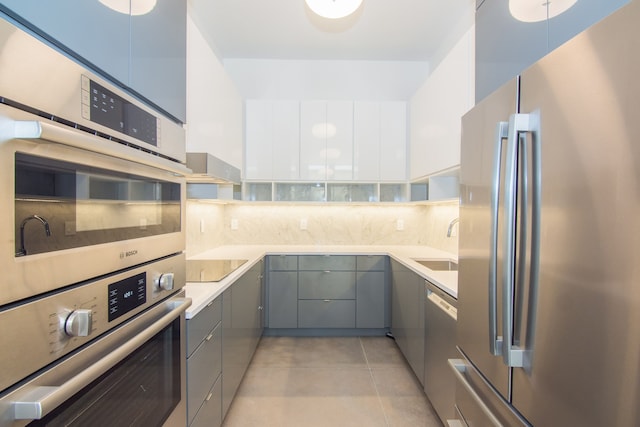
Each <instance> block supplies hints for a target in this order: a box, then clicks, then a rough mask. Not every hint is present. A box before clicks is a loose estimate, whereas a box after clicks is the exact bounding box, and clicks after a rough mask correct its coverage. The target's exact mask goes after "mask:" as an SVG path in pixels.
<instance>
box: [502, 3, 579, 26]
mask: <svg viewBox="0 0 640 427" xmlns="http://www.w3.org/2000/svg"><path fill="white" fill-rule="evenodd" d="M577 1H578V0H546V1H545V0H542V1H541V0H509V12H510V13H511V16H513V17H514V18H516V19H517V20H518V21H522V22H540V21H544V20H545V19H551V18H554V17H556V16H558V15H560V14H561V13H564V12H566V11H567V10H568V9H569V8H571V6H573V5H574V4H576V2H577Z"/></svg>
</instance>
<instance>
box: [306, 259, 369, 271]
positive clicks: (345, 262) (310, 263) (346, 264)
mask: <svg viewBox="0 0 640 427" xmlns="http://www.w3.org/2000/svg"><path fill="white" fill-rule="evenodd" d="M298 262H299V268H300V270H331V271H332V270H342V271H349V270H351V271H354V270H355V269H356V257H355V256H352V255H300V256H299V257H298Z"/></svg>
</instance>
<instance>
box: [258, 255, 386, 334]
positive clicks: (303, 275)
mask: <svg viewBox="0 0 640 427" xmlns="http://www.w3.org/2000/svg"><path fill="white" fill-rule="evenodd" d="M267 271H268V279H267V283H268V284H267V286H268V295H269V302H268V327H269V328H270V329H272V330H276V329H281V330H283V329H295V328H298V329H305V328H306V329H330V328H347V329H355V328H361V329H383V328H387V327H389V325H390V315H389V313H390V309H389V307H388V302H389V293H390V291H389V281H388V271H389V270H388V257H387V256H385V255H358V256H356V255H271V256H269V257H268V261H267Z"/></svg>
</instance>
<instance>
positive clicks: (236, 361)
mask: <svg viewBox="0 0 640 427" xmlns="http://www.w3.org/2000/svg"><path fill="white" fill-rule="evenodd" d="M262 278H263V262H262V261H260V262H259V263H257V264H256V265H254V266H253V267H251V269H249V270H248V271H247V272H246V273H245V274H244V275H242V277H240V278H239V279H238V280H236V281H235V282H234V283H233V284H232V285H231V286H230V287H229V288H227V290H225V291H224V292H223V294H222V341H223V347H222V419H224V417H225V415H226V414H227V411H228V410H229V406H230V405H231V401H232V400H233V397H234V396H235V394H236V391H237V390H238V387H239V386H240V382H241V381H242V377H243V376H244V373H245V372H246V370H247V367H248V366H249V363H250V362H251V358H252V357H253V353H254V352H255V349H256V347H257V346H258V342H259V341H260V337H261V336H262V330H263V327H264V326H263V325H264V320H263V313H264V311H263V285H262Z"/></svg>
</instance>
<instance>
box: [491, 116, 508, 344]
mask: <svg viewBox="0 0 640 427" xmlns="http://www.w3.org/2000/svg"><path fill="white" fill-rule="evenodd" d="M508 132H509V122H498V123H497V125H496V135H495V141H494V150H493V180H492V181H491V182H492V183H493V185H492V187H491V243H490V252H489V351H490V352H491V354H493V355H494V356H500V355H501V354H502V336H498V210H499V205H500V200H499V194H500V179H501V171H502V152H503V145H504V142H503V141H505V140H506V139H507V138H508Z"/></svg>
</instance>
